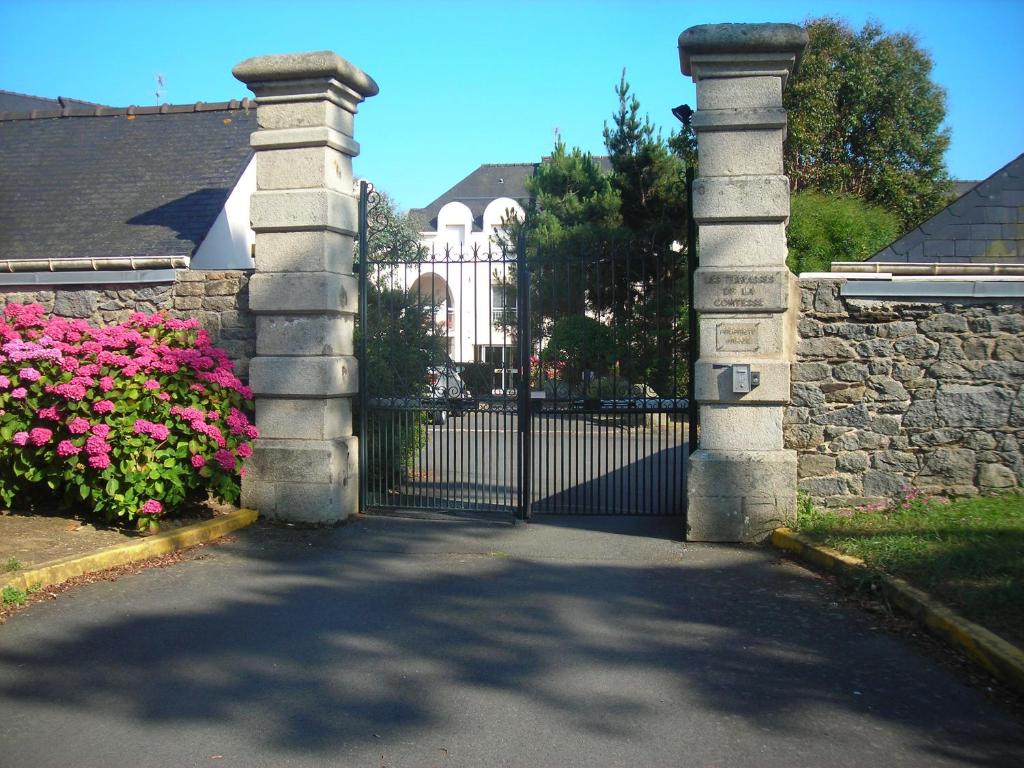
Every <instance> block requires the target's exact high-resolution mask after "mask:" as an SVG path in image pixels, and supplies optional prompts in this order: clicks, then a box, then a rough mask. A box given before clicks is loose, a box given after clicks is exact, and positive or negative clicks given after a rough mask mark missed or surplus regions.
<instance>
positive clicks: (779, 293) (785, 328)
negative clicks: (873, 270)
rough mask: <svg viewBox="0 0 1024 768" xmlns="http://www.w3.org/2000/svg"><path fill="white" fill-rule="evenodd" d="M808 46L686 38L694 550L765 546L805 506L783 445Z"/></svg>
mask: <svg viewBox="0 0 1024 768" xmlns="http://www.w3.org/2000/svg"><path fill="white" fill-rule="evenodd" d="M806 44H807V33H806V32H805V31H804V29H803V28H801V27H799V26H797V25H794V24H707V25H702V26H697V27H691V28H689V29H687V30H686V31H685V32H683V33H682V34H681V35H680V36H679V58H680V63H681V65H682V71H683V74H685V75H690V76H692V77H693V80H694V82H695V83H696V86H697V111H696V112H695V113H694V114H693V117H692V125H693V127H694V130H695V131H696V133H697V148H698V158H699V172H700V176H699V177H698V178H697V179H696V180H695V181H694V184H693V216H694V220H695V222H696V223H697V226H698V228H699V242H700V268H699V269H698V270H697V272H696V274H695V276H694V296H693V301H694V306H695V307H696V309H697V311H698V312H699V313H700V317H699V321H698V322H699V328H700V350H699V357H698V360H697V362H696V372H695V382H694V391H695V394H696V398H697V402H698V403H699V406H700V427H701V432H700V442H699V447H698V450H697V451H696V452H694V453H693V454H692V455H691V456H690V462H689V466H688V475H687V477H688V490H687V496H688V499H687V501H688V512H687V516H688V524H689V531H688V538H689V539H690V540H691V541H751V540H757V539H761V538H763V537H764V536H765V535H766V534H767V533H768V531H769V530H770V529H771V528H773V527H775V526H777V525H779V524H783V523H786V522H791V521H792V519H793V516H794V514H795V510H796V487H797V462H796V453H795V452H794V451H791V450H784V449H783V438H782V422H783V413H784V411H785V406H786V405H787V404H788V403H789V401H790V360H791V359H792V352H793V345H794V335H795V334H794V322H795V319H794V315H795V312H796V309H797V303H798V300H797V299H796V292H795V281H794V279H793V277H792V275H791V274H790V272H789V270H788V269H787V268H786V221H787V220H788V217H789V180H788V179H787V178H786V176H785V175H783V168H782V142H783V139H784V138H785V135H786V113H785V110H784V109H783V108H782V89H783V86H784V85H785V81H786V78H787V77H788V76H789V74H790V73H791V72H792V71H793V69H794V67H795V66H796V63H797V61H798V59H799V57H800V54H801V52H802V51H803V49H804V47H805V46H806ZM743 364H749V365H750V369H749V370H750V373H751V376H750V380H751V381H750V383H753V379H754V374H757V376H759V378H760V383H759V385H758V386H754V387H751V388H750V391H749V392H742V391H734V390H742V389H743V385H742V383H741V382H742V370H743V369H742V368H740V369H734V366H737V365H743ZM734 373H739V374H740V375H739V376H736V377H734ZM734 378H738V379H740V381H737V382H736V383H734Z"/></svg>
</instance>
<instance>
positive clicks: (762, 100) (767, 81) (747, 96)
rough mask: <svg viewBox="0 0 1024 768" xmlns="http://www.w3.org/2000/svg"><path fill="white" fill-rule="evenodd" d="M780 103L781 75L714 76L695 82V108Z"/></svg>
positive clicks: (726, 107) (745, 106)
mask: <svg viewBox="0 0 1024 768" xmlns="http://www.w3.org/2000/svg"><path fill="white" fill-rule="evenodd" d="M781 106H782V78H781V77H715V78H709V79H707V80H701V81H700V82H699V83H697V109H699V110H705V109H708V110H710V109H771V108H773V107H781Z"/></svg>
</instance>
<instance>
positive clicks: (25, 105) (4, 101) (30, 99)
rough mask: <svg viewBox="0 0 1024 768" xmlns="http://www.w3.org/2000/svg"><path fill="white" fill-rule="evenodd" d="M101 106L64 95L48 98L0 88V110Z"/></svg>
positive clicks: (27, 110) (26, 110) (45, 109)
mask: <svg viewBox="0 0 1024 768" xmlns="http://www.w3.org/2000/svg"><path fill="white" fill-rule="evenodd" d="M101 106H103V105H102V104H94V103H93V102H91V101H81V100H80V99H69V98H67V97H66V96H58V97H57V98H56V99H48V98H46V97H44V96H30V95H28V94H27V93H15V92H14V91H3V90H0V112H31V111H32V110H33V109H39V110H44V111H54V110H58V109H63V108H64V107H101Z"/></svg>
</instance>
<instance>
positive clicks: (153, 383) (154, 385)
mask: <svg viewBox="0 0 1024 768" xmlns="http://www.w3.org/2000/svg"><path fill="white" fill-rule="evenodd" d="M142 386H143V387H145V388H146V389H160V382H159V381H157V380H156V379H147V380H146V383H145V384H143V385H142Z"/></svg>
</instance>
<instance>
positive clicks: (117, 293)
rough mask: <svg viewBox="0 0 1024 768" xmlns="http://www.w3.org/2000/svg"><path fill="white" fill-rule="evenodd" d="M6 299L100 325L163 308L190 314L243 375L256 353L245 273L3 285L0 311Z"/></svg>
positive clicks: (184, 273) (183, 315)
mask: <svg viewBox="0 0 1024 768" xmlns="http://www.w3.org/2000/svg"><path fill="white" fill-rule="evenodd" d="M8 302H14V303H18V304H31V303H39V304H42V305H43V306H44V307H45V308H46V311H47V312H49V313H52V314H56V315H60V316H62V317H76V318H84V319H88V320H90V321H91V322H93V323H102V324H112V323H118V322H121V321H123V320H126V319H127V318H128V316H129V315H130V314H131V313H132V312H136V311H138V312H146V313H153V312H158V311H160V310H166V311H167V313H168V314H169V315H171V316H172V317H181V318H190V317H195V318H198V319H199V322H200V324H201V325H202V327H203V328H205V329H206V330H207V331H208V332H209V334H210V338H211V339H213V342H214V344H215V345H216V346H218V347H220V348H221V349H223V350H224V351H226V352H227V353H228V354H229V355H231V359H232V360H234V361H235V370H236V372H237V373H238V374H239V376H241V377H242V378H243V379H245V378H247V377H248V373H249V360H250V359H251V358H252V357H254V356H255V354H256V324H255V320H254V318H253V317H252V315H250V313H249V273H248V272H245V271H239V270H226V271H219V270H218V271H202V270H196V271H192V270H179V271H178V272H177V279H176V280H175V281H174V282H173V283H172V282H167V283H151V284H147V285H131V284H126V285H89V286H66V287H65V286H53V287H40V286H36V285H29V286H24V287H20V286H2V287H0V310H2V309H3V307H5V306H6V305H7V303H8Z"/></svg>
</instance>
